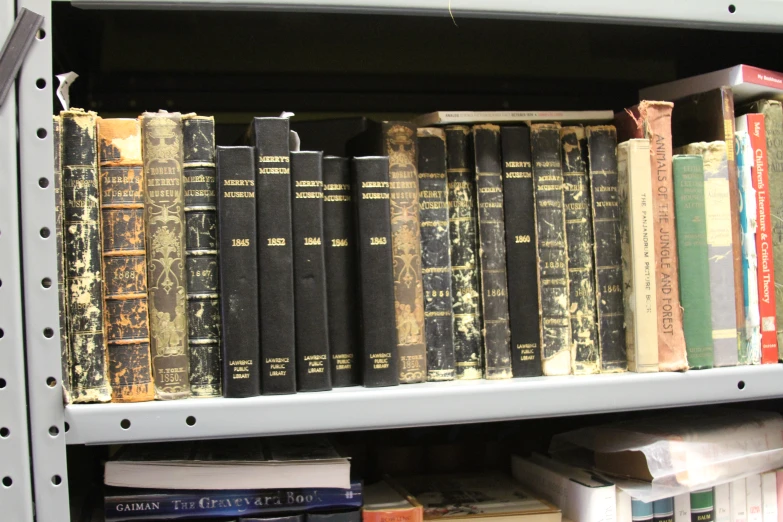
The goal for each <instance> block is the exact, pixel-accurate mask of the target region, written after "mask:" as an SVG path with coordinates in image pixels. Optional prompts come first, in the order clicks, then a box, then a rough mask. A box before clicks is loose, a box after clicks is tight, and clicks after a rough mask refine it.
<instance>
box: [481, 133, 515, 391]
mask: <svg viewBox="0 0 783 522" xmlns="http://www.w3.org/2000/svg"><path fill="white" fill-rule="evenodd" d="M473 142H474V144H475V151H474V153H475V155H476V188H477V200H478V225H479V241H480V244H481V249H480V250H479V252H480V254H481V290H482V293H481V305H482V312H483V313H482V315H483V317H484V330H483V332H484V347H485V353H486V362H485V366H484V369H485V377H486V378H487V379H508V378H510V377H511V331H510V329H509V325H508V282H507V281H506V228H505V221H504V217H503V174H502V172H501V166H500V163H501V160H500V127H498V126H497V125H476V126H474V127H473Z"/></svg>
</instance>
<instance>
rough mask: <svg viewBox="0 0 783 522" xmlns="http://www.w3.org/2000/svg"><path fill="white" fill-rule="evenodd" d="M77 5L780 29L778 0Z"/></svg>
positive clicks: (97, 1) (782, 10)
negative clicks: (301, 11) (738, 0)
mask: <svg viewBox="0 0 783 522" xmlns="http://www.w3.org/2000/svg"><path fill="white" fill-rule="evenodd" d="M72 3H73V4H74V5H76V6H78V7H83V8H107V7H109V8H122V9H139V8H142V9H143V8H147V9H160V8H165V9H192V8H199V9H221V10H241V9H277V10H287V11H290V10H310V11H333V12H366V13H388V14H398V15H432V16H446V17H448V16H451V15H453V16H454V17H455V18H459V17H483V18H529V19H546V20H559V21H584V22H612V23H627V22H631V23H636V24H645V25H649V24H655V25H668V26H682V27H702V28H716V29H717V28H719V29H728V30H732V29H735V30H752V29H765V30H772V31H780V30H781V24H783V2H773V1H770V0H743V1H742V2H736V1H735V0H724V1H715V0H691V1H688V2H683V1H682V0H658V1H657V2H633V1H628V0H591V1H587V2H586V1H584V0H548V1H546V2H542V1H540V0H76V1H74V2H72Z"/></svg>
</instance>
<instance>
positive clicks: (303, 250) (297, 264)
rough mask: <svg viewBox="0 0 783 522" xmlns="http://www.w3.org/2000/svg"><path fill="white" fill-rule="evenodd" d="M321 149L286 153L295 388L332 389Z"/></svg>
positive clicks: (301, 389)
mask: <svg viewBox="0 0 783 522" xmlns="http://www.w3.org/2000/svg"><path fill="white" fill-rule="evenodd" d="M322 163H323V153H321V152H309V151H308V152H292V153H291V195H292V199H291V216H292V220H293V242H294V303H295V307H294V310H295V311H296V383H297V389H298V390H299V391H321V390H331V389H332V379H331V364H330V361H329V327H328V323H327V321H328V320H327V308H326V274H325V272H326V265H325V262H324V246H323V243H324V223H323V197H324V187H323V185H324V183H323V170H322Z"/></svg>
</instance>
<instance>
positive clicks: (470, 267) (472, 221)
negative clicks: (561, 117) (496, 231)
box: [445, 125, 484, 380]
mask: <svg viewBox="0 0 783 522" xmlns="http://www.w3.org/2000/svg"><path fill="white" fill-rule="evenodd" d="M445 131H446V180H447V181H448V185H449V239H450V240H451V252H450V254H451V296H452V302H453V306H454V360H455V362H456V367H457V368H456V369H457V379H466V380H468V379H481V377H482V376H483V375H484V349H483V348H484V347H483V338H482V337H481V291H480V287H479V277H480V276H479V257H478V255H479V254H478V248H479V245H478V208H477V207H476V181H475V177H474V167H473V159H474V158H473V134H471V132H470V127H466V126H464V125H453V126H449V127H446V129H445Z"/></svg>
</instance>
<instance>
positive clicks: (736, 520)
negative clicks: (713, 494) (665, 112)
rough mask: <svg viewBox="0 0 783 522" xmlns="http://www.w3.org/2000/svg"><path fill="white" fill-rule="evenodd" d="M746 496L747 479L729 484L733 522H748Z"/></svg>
mask: <svg viewBox="0 0 783 522" xmlns="http://www.w3.org/2000/svg"><path fill="white" fill-rule="evenodd" d="M745 495H746V494H745V479H739V480H735V481H733V482H731V484H729V498H730V500H731V522H748V508H747V499H746V498H745Z"/></svg>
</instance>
